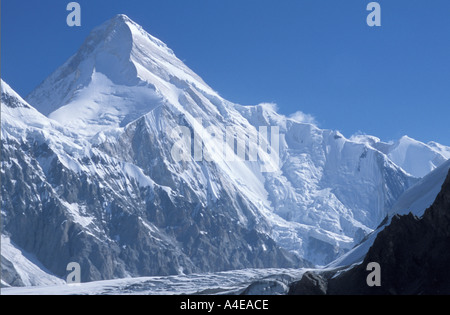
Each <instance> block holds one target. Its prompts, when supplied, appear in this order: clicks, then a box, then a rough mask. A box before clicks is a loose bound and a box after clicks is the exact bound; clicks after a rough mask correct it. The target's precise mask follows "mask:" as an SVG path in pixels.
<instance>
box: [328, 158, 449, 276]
mask: <svg viewBox="0 0 450 315" xmlns="http://www.w3.org/2000/svg"><path fill="white" fill-rule="evenodd" d="M449 170H450V160H448V161H447V162H445V163H444V164H442V165H441V166H440V167H438V168H437V169H435V170H434V171H432V172H431V173H430V174H428V175H427V176H425V177H424V178H423V179H421V180H420V181H419V182H418V183H417V184H415V185H413V186H412V187H411V188H409V189H408V190H407V191H405V192H404V193H403V194H402V195H401V196H400V198H399V199H398V200H397V202H395V203H394V205H393V206H392V208H391V210H390V211H389V213H388V217H387V218H386V220H385V221H384V222H383V224H382V225H380V226H379V227H378V228H377V229H376V230H375V231H374V232H372V233H371V234H370V235H368V237H367V239H366V240H364V242H362V243H361V244H359V245H358V246H356V247H355V248H353V249H352V250H351V251H349V252H348V253H346V254H345V255H343V256H341V257H339V258H338V259H336V260H335V261H333V262H332V263H331V264H329V265H328V267H330V268H333V267H343V266H349V265H352V264H355V263H360V262H361V261H362V260H363V259H364V257H365V255H366V254H367V252H368V251H369V249H370V247H371V246H372V244H373V242H374V241H375V239H376V237H377V235H378V233H380V232H381V231H382V230H384V228H385V227H386V226H388V225H389V224H390V222H391V219H392V217H393V216H395V215H406V214H409V213H412V214H414V215H415V216H417V217H422V216H423V214H424V212H425V210H427V209H428V208H429V207H430V206H431V205H432V204H433V202H434V201H435V200H436V197H437V195H438V194H439V192H440V191H441V188H442V184H443V183H444V181H445V179H446V178H447V175H448V172H449Z"/></svg>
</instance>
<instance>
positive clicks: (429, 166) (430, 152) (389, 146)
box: [351, 135, 450, 177]
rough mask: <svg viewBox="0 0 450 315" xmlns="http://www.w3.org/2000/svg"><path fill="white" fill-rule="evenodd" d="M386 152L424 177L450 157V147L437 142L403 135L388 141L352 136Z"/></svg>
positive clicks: (396, 162)
mask: <svg viewBox="0 0 450 315" xmlns="http://www.w3.org/2000/svg"><path fill="white" fill-rule="evenodd" d="M351 139H352V140H354V141H357V142H361V143H365V144H367V145H369V146H371V147H373V148H375V149H377V150H379V151H381V152H383V153H384V154H386V155H387V156H388V157H389V158H390V159H391V161H393V162H394V163H395V164H397V165H398V166H400V167H401V168H403V169H404V170H405V171H406V172H408V173H409V174H411V175H413V176H415V177H424V176H426V175H427V174H428V173H430V172H431V171H432V170H434V169H436V168H437V167H439V166H440V165H442V163H444V162H445V161H447V160H449V159H450V147H446V146H444V145H441V144H439V143H436V142H429V143H427V144H425V143H422V142H420V141H417V140H414V139H412V138H410V137H408V136H403V137H402V138H400V139H399V140H398V141H395V142H391V143H386V142H383V141H381V140H380V139H378V138H376V137H373V136H366V135H357V136H353V137H352V138H351Z"/></svg>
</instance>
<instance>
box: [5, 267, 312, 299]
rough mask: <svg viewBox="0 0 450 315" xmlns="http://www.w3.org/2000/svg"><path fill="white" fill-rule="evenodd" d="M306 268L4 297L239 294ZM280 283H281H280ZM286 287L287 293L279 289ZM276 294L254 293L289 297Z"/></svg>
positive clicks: (23, 290) (265, 289)
mask: <svg viewBox="0 0 450 315" xmlns="http://www.w3.org/2000/svg"><path fill="white" fill-rule="evenodd" d="M306 271H307V270H306V269H273V268H272V269H271V268H269V269H245V270H234V271H225V272H217V273H206V274H192V275H178V276H167V277H145V278H129V279H117V280H106V281H96V282H88V283H81V284H70V285H67V284H64V285H56V286H55V285H54V286H45V285H41V286H34V287H10V288H4V289H2V290H1V293H2V295H118V294H120V295H181V294H187V295H190V294H209V295H237V294H241V293H242V292H243V291H244V290H245V289H246V288H247V287H248V286H249V285H250V284H252V283H253V282H255V281H258V280H263V279H271V280H273V281H276V280H277V279H280V280H282V279H283V278H285V277H289V278H290V279H291V281H296V280H299V279H300V278H301V277H302V275H303V274H304V273H305V272H306ZM280 282H281V281H280ZM280 287H281V288H284V290H280ZM280 287H278V288H277V290H276V291H270V286H263V285H262V286H260V287H259V288H257V289H259V291H255V290H254V291H252V294H266V295H275V294H286V293H287V290H288V287H287V286H285V287H284V286H283V285H280Z"/></svg>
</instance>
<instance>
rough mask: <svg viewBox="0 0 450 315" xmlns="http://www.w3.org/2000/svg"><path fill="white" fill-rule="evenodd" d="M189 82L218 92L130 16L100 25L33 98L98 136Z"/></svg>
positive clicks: (45, 109) (171, 96)
mask: <svg viewBox="0 0 450 315" xmlns="http://www.w3.org/2000/svg"><path fill="white" fill-rule="evenodd" d="M183 82H185V84H186V83H189V84H192V85H195V86H196V87H197V88H199V89H201V90H202V91H205V92H207V93H209V94H211V95H214V96H217V95H216V93H215V92H214V91H212V89H211V88H209V87H208V86H207V85H206V84H205V83H204V82H203V80H202V79H201V78H200V77H198V76H197V75H196V74H195V73H193V72H192V71H191V70H190V69H189V68H188V67H186V66H185V65H184V64H183V63H182V62H181V61H180V60H179V59H178V58H177V57H176V56H175V55H174V53H173V52H172V50H171V49H169V48H168V47H167V46H166V45H165V44H164V43H163V42H162V41H160V40H158V39H157V38H155V37H153V36H151V35H150V34H148V33H147V32H145V31H144V30H143V29H142V27H140V26H139V25H138V24H136V23H135V22H133V21H132V20H131V19H130V18H128V17H127V16H126V15H122V14H121V15H117V16H115V17H114V18H113V19H111V20H109V21H107V22H105V23H104V24H102V25H101V26H99V27H97V28H95V29H94V30H93V31H92V32H91V33H90V35H89V36H88V38H87V39H86V40H85V42H84V43H83V45H82V46H81V48H80V49H79V51H78V52H77V53H76V54H75V55H74V56H73V57H71V58H70V59H69V60H68V61H67V62H66V63H65V64H64V65H63V66H61V67H60V68H59V69H57V70H56V71H55V72H54V73H53V74H52V75H51V76H50V77H48V78H47V79H46V80H45V81H44V82H43V83H42V84H41V85H40V86H39V87H38V88H37V89H36V90H34V91H33V92H32V93H31V94H30V95H29V96H28V98H27V100H28V102H29V103H30V104H33V106H34V107H35V108H37V109H38V110H39V111H40V112H42V113H43V114H45V115H48V116H49V117H50V118H52V119H54V120H57V121H59V122H60V123H62V124H63V125H65V126H67V127H70V128H74V129H76V130H77V132H79V133H80V134H84V135H88V136H92V135H95V134H96V133H98V132H99V131H102V130H105V129H108V128H114V127H123V126H125V125H126V124H127V123H129V122H131V121H133V120H134V119H136V118H138V117H140V116H142V115H144V114H146V113H148V112H150V111H151V110H152V109H154V108H155V107H157V106H161V105H162V104H164V103H166V102H171V103H177V102H178V100H177V95H178V94H179V92H178V87H179V86H180V85H181V84H183Z"/></svg>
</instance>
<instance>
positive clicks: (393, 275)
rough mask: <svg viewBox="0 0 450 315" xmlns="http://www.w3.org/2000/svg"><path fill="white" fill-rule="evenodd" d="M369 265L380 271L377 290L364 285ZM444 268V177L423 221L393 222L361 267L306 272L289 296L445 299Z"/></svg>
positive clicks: (449, 272)
mask: <svg viewBox="0 0 450 315" xmlns="http://www.w3.org/2000/svg"><path fill="white" fill-rule="evenodd" d="M371 262H376V263H378V264H379V265H380V267H381V286H378V287H377V286H375V287H369V286H368V285H367V277H368V275H369V274H370V271H367V270H366V268H367V265H368V264H369V263H371ZM449 266H450V173H449V175H448V177H447V179H446V181H445V182H444V184H443V186H442V190H441V192H440V193H439V195H438V196H437V198H436V200H435V202H434V203H433V205H432V206H431V207H430V208H429V209H427V210H426V211H425V214H424V216H423V217H422V218H418V217H416V216H414V215H412V214H409V215H406V216H395V217H393V218H392V222H391V224H390V225H389V226H387V227H386V228H385V229H384V230H383V231H382V232H380V233H379V234H378V236H377V238H376V240H375V242H374V244H373V246H372V247H371V248H370V250H369V252H368V253H367V255H366V257H365V259H364V261H363V263H362V264H360V265H358V266H356V267H354V268H352V269H350V270H348V271H346V272H342V273H340V274H337V273H335V274H334V275H326V276H325V275H323V274H320V275H319V274H311V273H307V274H305V275H304V277H303V278H302V279H301V280H300V281H299V282H296V283H293V284H292V285H291V290H290V294H323V293H324V291H326V294H329V295H347V294H351V295H362V294H364V295H369V294H374V295H448V294H450V267H449ZM324 288H325V290H324Z"/></svg>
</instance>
